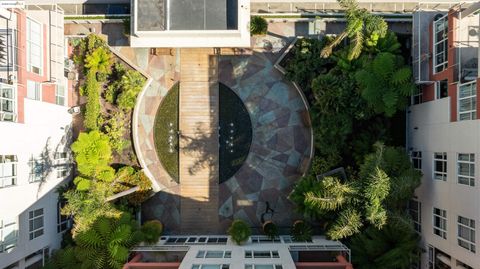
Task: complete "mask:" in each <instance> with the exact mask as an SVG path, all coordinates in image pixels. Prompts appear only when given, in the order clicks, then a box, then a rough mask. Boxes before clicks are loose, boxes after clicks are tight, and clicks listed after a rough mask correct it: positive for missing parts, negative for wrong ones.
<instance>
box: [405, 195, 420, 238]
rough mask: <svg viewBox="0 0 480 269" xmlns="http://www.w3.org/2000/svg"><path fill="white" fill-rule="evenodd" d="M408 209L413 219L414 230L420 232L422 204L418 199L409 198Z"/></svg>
mask: <svg viewBox="0 0 480 269" xmlns="http://www.w3.org/2000/svg"><path fill="white" fill-rule="evenodd" d="M408 209H409V213H410V216H411V217H412V220H413V225H414V228H415V231H417V232H419V233H420V232H421V230H422V204H421V203H420V202H419V201H415V200H410V202H409V203H408Z"/></svg>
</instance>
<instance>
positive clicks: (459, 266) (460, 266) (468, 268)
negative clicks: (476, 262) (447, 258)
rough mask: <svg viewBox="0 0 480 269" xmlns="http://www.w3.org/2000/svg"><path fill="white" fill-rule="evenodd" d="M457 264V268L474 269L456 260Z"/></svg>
mask: <svg viewBox="0 0 480 269" xmlns="http://www.w3.org/2000/svg"><path fill="white" fill-rule="evenodd" d="M456 264H457V267H456V268H465V269H474V268H473V267H471V266H470V265H468V264H466V263H464V262H462V261H459V260H456Z"/></svg>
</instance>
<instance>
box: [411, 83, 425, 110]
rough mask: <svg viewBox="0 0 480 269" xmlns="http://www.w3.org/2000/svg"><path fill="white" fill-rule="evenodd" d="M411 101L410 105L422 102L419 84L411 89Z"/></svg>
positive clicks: (421, 90) (421, 91)
mask: <svg viewBox="0 0 480 269" xmlns="http://www.w3.org/2000/svg"><path fill="white" fill-rule="evenodd" d="M411 103H412V105H418V104H421V103H423V89H422V88H421V86H418V87H416V88H415V90H414V91H413V94H412V97H411Z"/></svg>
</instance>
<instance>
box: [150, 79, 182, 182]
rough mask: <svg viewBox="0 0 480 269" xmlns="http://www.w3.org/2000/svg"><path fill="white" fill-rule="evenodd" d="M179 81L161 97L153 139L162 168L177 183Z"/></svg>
mask: <svg viewBox="0 0 480 269" xmlns="http://www.w3.org/2000/svg"><path fill="white" fill-rule="evenodd" d="M179 88H180V87H179V83H176V84H175V85H173V86H172V88H171V89H170V90H169V91H168V93H167V95H165V97H164V98H163V100H162V102H161V103H160V106H159V107H158V110H157V115H156V116H155V122H154V127H153V128H154V130H153V136H154V137H153V139H154V141H155V149H156V151H157V156H158V159H159V160H160V162H161V163H162V166H163V168H164V169H165V170H166V171H167V172H168V174H169V175H170V176H171V177H172V178H173V179H174V180H175V181H176V182H177V183H178V178H179V175H178V106H179V104H178V102H179Z"/></svg>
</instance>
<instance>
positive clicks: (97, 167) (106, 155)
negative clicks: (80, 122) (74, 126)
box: [72, 131, 112, 177]
mask: <svg viewBox="0 0 480 269" xmlns="http://www.w3.org/2000/svg"><path fill="white" fill-rule="evenodd" d="M72 151H73V152H74V153H75V161H76V162H77V166H78V167H77V169H78V171H79V172H80V173H82V174H83V175H86V176H91V177H97V176H98V175H100V174H101V173H104V172H105V171H107V170H110V169H109V168H110V167H109V166H108V164H109V163H110V161H111V159H112V149H111V147H110V141H109V139H108V136H106V135H104V134H103V133H101V132H99V131H91V132H89V133H80V135H79V136H78V140H77V141H75V142H74V143H73V144H72Z"/></svg>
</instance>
